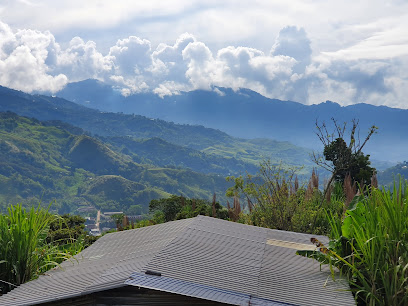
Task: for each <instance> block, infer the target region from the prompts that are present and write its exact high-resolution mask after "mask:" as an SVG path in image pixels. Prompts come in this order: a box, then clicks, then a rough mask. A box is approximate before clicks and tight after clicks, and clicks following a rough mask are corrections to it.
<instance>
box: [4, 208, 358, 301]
mask: <svg viewBox="0 0 408 306" xmlns="http://www.w3.org/2000/svg"><path fill="white" fill-rule="evenodd" d="M311 237H316V238H317V239H319V240H320V241H322V242H324V243H327V241H328V239H327V237H324V236H315V235H314V236H312V235H308V234H301V233H293V232H285V231H278V230H271V229H266V228H260V227H255V226H250V225H244V224H239V223H234V222H230V221H225V220H220V219H215V218H210V217H204V216H198V217H195V218H191V219H184V220H178V221H173V222H168V223H164V224H159V225H154V226H148V227H144V228H139V229H134V230H127V231H121V232H114V233H110V234H107V235H105V236H103V237H101V238H100V239H98V240H97V241H96V242H95V243H94V244H93V245H91V246H90V247H88V248H86V249H85V250H83V251H82V252H81V253H80V254H78V255H77V256H76V259H77V260H70V261H65V262H63V263H62V264H61V267H60V268H56V269H53V270H51V271H49V272H47V273H46V274H44V275H41V276H40V277H39V278H38V279H36V280H33V281H30V282H28V283H26V284H23V285H21V286H19V287H18V288H16V289H14V290H12V291H11V292H9V293H7V294H6V295H3V296H0V305H2V306H11V305H13V306H18V305H34V304H41V303H47V304H46V305H50V306H51V305H189V306H191V305H226V304H230V305H273V306H278V305H313V306H315V305H333V306H334V305H353V304H355V302H354V299H353V295H352V294H351V292H350V291H348V289H349V287H348V285H347V282H346V281H345V280H343V279H341V278H338V279H337V280H336V281H333V280H332V277H331V273H330V269H329V268H328V267H327V266H322V267H320V263H319V262H317V261H315V260H313V259H310V258H305V257H302V256H298V255H296V250H297V249H303V250H304V249H310V250H312V249H314V245H313V244H311V243H310V238H311Z"/></svg>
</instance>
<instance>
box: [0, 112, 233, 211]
mask: <svg viewBox="0 0 408 306" xmlns="http://www.w3.org/2000/svg"><path fill="white" fill-rule="evenodd" d="M79 131H80V130H78V129H75V128H74V127H69V126H67V125H66V124H63V123H50V122H47V123H42V122H40V121H38V120H36V119H29V118H25V117H20V116H18V115H16V114H14V113H10V112H7V113H0V204H1V205H3V206H2V208H3V211H4V209H5V206H4V205H6V204H7V203H18V202H22V201H24V203H26V205H36V204H37V203H38V202H39V201H40V200H42V201H43V202H50V201H52V200H54V199H56V200H57V202H56V204H55V206H54V208H55V209H57V210H58V212H59V213H61V214H63V213H69V212H71V211H74V210H75V209H76V208H78V207H87V206H95V207H96V208H100V209H103V210H107V209H108V210H124V211H125V210H126V209H127V208H128V207H129V206H130V205H141V206H142V208H143V209H144V212H145V213H147V212H148V203H149V202H150V200H152V199H155V198H161V197H166V196H169V195H170V194H184V195H186V196H189V197H200V198H208V197H209V195H211V194H212V193H213V192H214V191H215V192H217V193H218V194H220V195H222V194H223V193H224V191H225V189H226V188H227V187H228V184H227V182H225V180H224V178H223V177H220V176H216V175H211V176H210V175H204V174H200V173H197V172H193V171H191V170H188V169H180V168H159V167H155V166H151V165H143V164H138V163H136V162H134V161H133V160H132V158H131V157H130V156H129V155H126V154H123V153H121V152H119V151H118V149H117V148H116V147H114V146H111V145H109V144H106V143H104V142H102V141H101V140H98V139H97V138H93V137H91V136H88V135H83V134H79V135H77V134H76V133H78V132H79Z"/></svg>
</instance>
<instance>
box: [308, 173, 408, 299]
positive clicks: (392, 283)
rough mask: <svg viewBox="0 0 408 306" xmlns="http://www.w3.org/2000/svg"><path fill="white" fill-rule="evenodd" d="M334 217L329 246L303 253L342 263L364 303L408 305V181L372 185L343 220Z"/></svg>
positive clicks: (335, 264)
mask: <svg viewBox="0 0 408 306" xmlns="http://www.w3.org/2000/svg"><path fill="white" fill-rule="evenodd" d="M329 220H330V224H331V229H332V237H331V238H332V240H331V241H330V244H329V246H328V248H327V249H326V248H324V250H325V252H324V253H320V252H313V253H311V254H304V255H309V256H310V257H313V258H316V259H318V260H319V261H321V262H323V263H330V265H332V266H334V267H337V268H338V269H339V270H340V271H341V272H342V273H343V274H344V275H345V276H346V277H347V278H348V280H349V282H350V285H351V287H352V289H353V292H354V294H355V297H356V299H357V301H358V302H359V304H361V305H407V304H408V222H407V220H408V184H407V183H403V182H402V181H401V180H400V182H399V185H398V186H396V184H395V183H394V187H393V190H392V192H391V191H390V190H378V189H375V188H372V189H371V190H369V191H367V193H366V195H360V196H356V197H355V198H354V199H353V201H352V202H351V203H350V206H349V208H348V210H347V211H346V212H345V217H344V219H343V220H341V219H340V218H338V217H336V216H333V215H332V214H329ZM300 253H302V252H300ZM325 253H326V254H325Z"/></svg>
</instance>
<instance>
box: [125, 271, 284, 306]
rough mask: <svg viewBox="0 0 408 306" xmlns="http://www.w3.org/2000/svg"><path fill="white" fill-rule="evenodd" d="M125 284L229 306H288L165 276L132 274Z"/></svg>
mask: <svg viewBox="0 0 408 306" xmlns="http://www.w3.org/2000/svg"><path fill="white" fill-rule="evenodd" d="M126 284H128V285H132V286H137V287H143V288H147V289H154V290H160V291H164V292H169V293H176V294H182V295H186V296H191V297H195V298H201V299H205V300H210V301H215V302H221V303H226V304H231V305H268V306H282V305H288V304H282V303H278V302H274V301H270V300H262V299H259V298H256V297H253V296H250V295H248V294H243V293H239V292H234V291H228V290H223V289H219V288H216V287H212V286H206V285H201V284H198V283H192V282H187V281H182V280H178V279H174V278H169V277H165V276H153V275H145V274H141V273H133V274H132V275H131V277H130V278H129V279H128V280H127V281H126Z"/></svg>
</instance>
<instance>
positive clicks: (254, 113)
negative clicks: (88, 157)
mask: <svg viewBox="0 0 408 306" xmlns="http://www.w3.org/2000/svg"><path fill="white" fill-rule="evenodd" d="M56 95H57V96H59V97H63V98H66V99H68V100H70V101H74V102H76V103H78V104H81V105H85V106H87V107H90V108H94V109H99V110H101V111H109V112H123V113H125V114H138V115H143V116H147V117H150V118H158V119H162V120H166V121H173V122H176V123H180V124H193V125H203V126H206V127H210V128H215V129H219V130H221V131H223V132H226V133H228V134H229V135H232V136H235V137H241V138H269V139H274V140H278V141H289V142H291V143H293V144H295V145H298V146H301V147H305V148H309V149H315V150H319V149H321V148H322V146H321V143H320V142H319V140H318V138H317V137H316V135H315V131H316V126H315V123H316V120H317V121H318V122H319V123H322V122H326V124H327V126H328V128H329V130H332V129H333V128H334V127H333V125H332V122H331V118H332V117H333V118H334V119H336V120H337V121H338V122H339V123H340V124H342V123H343V122H350V121H351V120H352V119H357V120H359V131H360V136H361V138H362V140H364V137H365V135H366V134H367V132H368V129H369V127H371V126H372V125H375V126H377V127H378V128H379V129H378V133H377V134H375V135H374V136H373V137H372V139H371V140H370V141H369V142H368V144H367V147H366V148H365V151H366V152H367V153H368V154H370V155H371V156H372V158H374V159H377V160H383V161H390V162H400V161H403V160H405V159H407V158H406V156H407V154H406V152H408V133H407V132H406V131H408V120H406V118H408V110H403V109H395V108H389V107H386V106H373V105H369V104H364V103H359V104H355V105H350V106H344V107H343V106H340V105H339V104H337V103H334V102H330V101H326V102H324V103H320V104H317V105H304V104H301V103H297V102H293V101H280V100H277V99H269V98H266V97H264V96H262V95H260V94H258V93H256V92H254V91H251V90H248V89H239V90H237V91H234V90H232V89H229V88H217V87H214V88H213V90H211V91H205V90H195V91H190V92H180V93H179V94H178V95H172V96H164V97H162V98H161V97H159V96H157V95H155V94H153V93H138V94H133V95H130V96H127V97H125V96H123V95H121V94H120V93H119V92H118V91H117V90H115V89H114V88H112V87H111V86H109V85H107V84H104V83H102V82H100V81H97V80H85V81H81V82H76V83H70V84H68V85H67V86H66V87H65V88H64V89H63V90H61V91H60V92H58V93H56ZM390 148H392V150H390Z"/></svg>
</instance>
